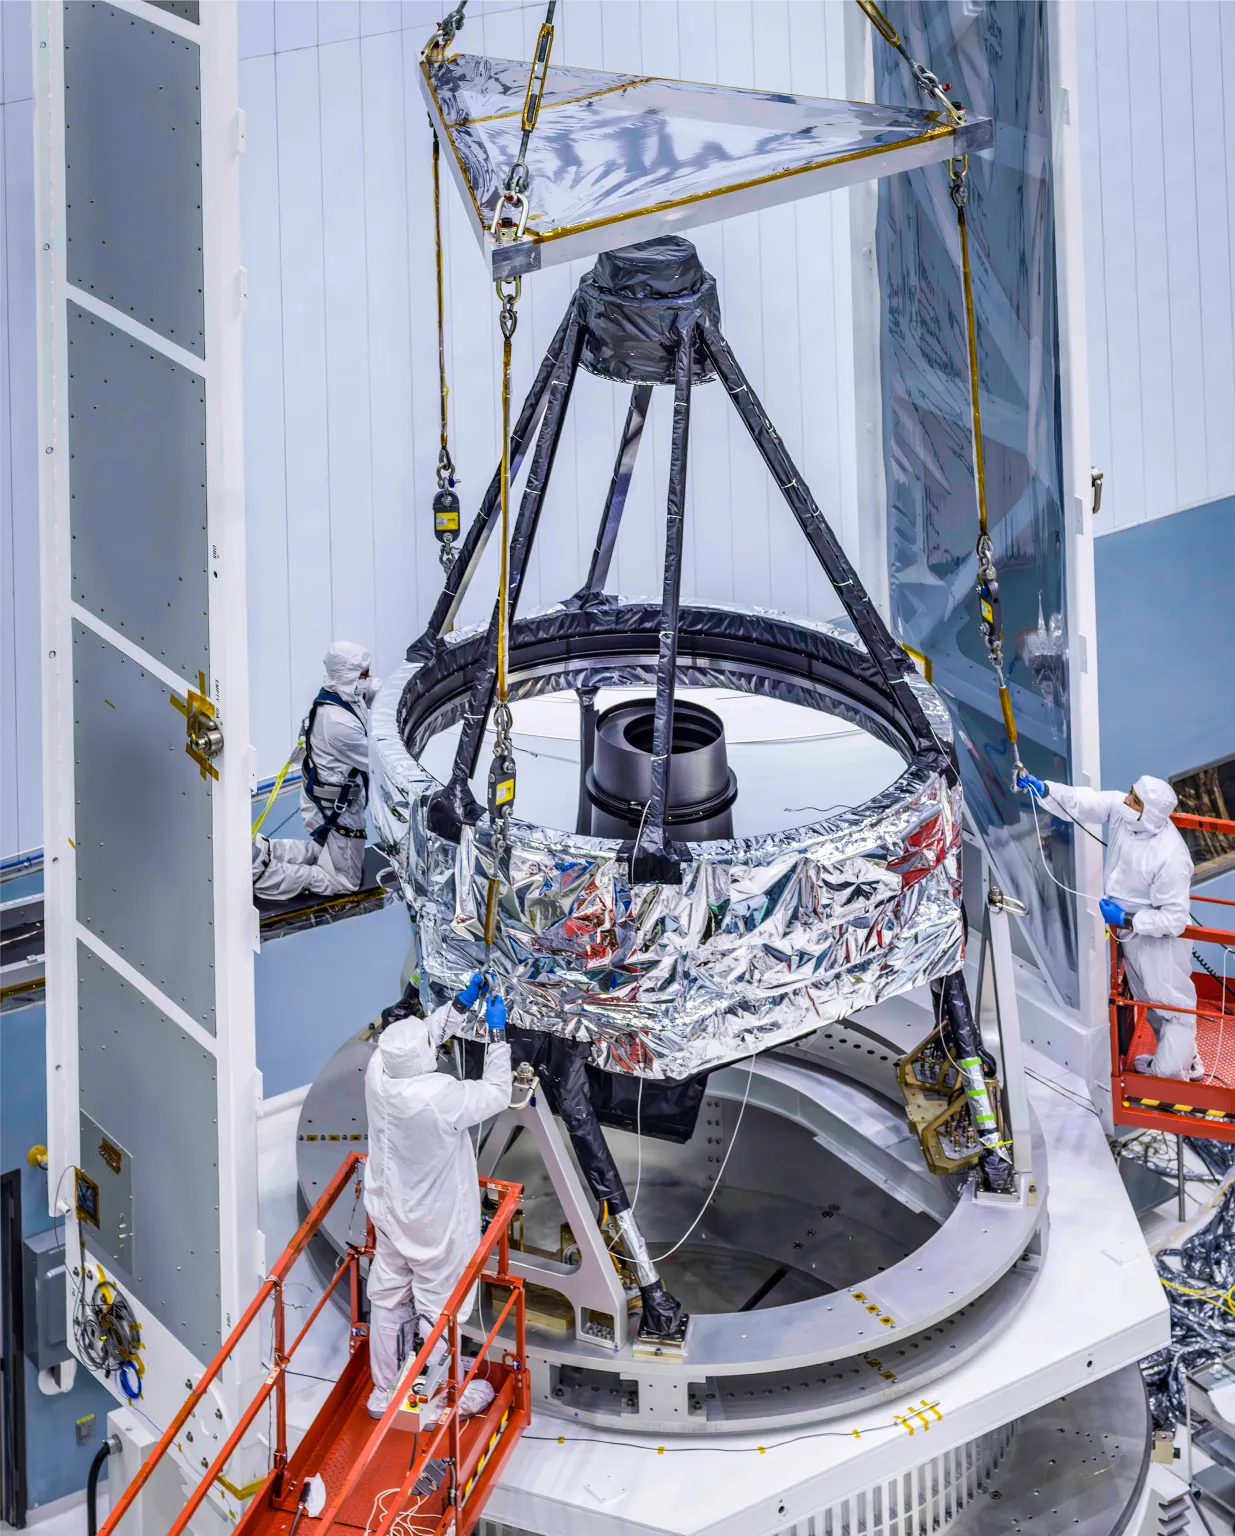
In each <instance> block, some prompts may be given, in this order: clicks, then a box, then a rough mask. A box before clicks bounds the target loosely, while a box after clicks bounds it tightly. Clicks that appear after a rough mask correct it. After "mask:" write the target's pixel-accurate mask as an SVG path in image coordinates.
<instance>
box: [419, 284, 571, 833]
mask: <svg viewBox="0 0 1235 1536" xmlns="http://www.w3.org/2000/svg"><path fill="white" fill-rule="evenodd" d="M582 348H583V324H582V317H581V314H580V307H579V305H578V303H572V304H571V306H570V309H569V310H568V311H567V318H566V332H565V335H564V337H563V339H562V346H561V350H560V352H559V355H558V360H557V365H556V367H555V368H554V370H553V376H552V378H551V379H550V381H549V384H548V386H547V389H546V395H547V400H546V404H545V412H544V420H543V421H542V422H541V424H540V436H539V437H538V438H537V439H536V450H535V452H534V453H533V455H532V465H531V468H530V469H529V470H528V477H527V485H526V486H525V487H524V491H523V499H522V501H521V502H520V504H519V516H518V518H517V519H516V520H515V531H514V535H513V537H512V538H511V541H510V610H509V613H508V615H507V622H508V623H509V624H513V623H514V620H515V614H516V613H517V612H518V608H519V594H520V592H521V591H522V588H523V577H524V574H525V572H526V570H527V562H528V557H529V556H530V554H531V551H532V544H533V542H534V541H535V538H536V530H537V528H538V527H539V525H540V514H541V510H542V509H543V506H544V496H545V491H546V489H547V488H548V485H549V476H550V475H551V474H552V472H553V460H554V458H555V457H556V454H557V448H558V443H559V442H560V441H561V436H562V424H563V422H564V421H565V419H566V408H567V406H568V405H569V404H570V396H571V391H572V390H573V389H574V383H575V378H576V375H577V374H578V370H579V353H580V352H581V350H582ZM471 535H472V530H471V529H469V530H468V539H470V538H471ZM466 548H467V544H466V541H465V544H464V550H465V555H466ZM462 563H463V561H462V560H460V562H459V564H460V565H461V564H462ZM456 569H458V567H457V566H456ZM452 576H453V572H452ZM448 585H449V584H448ZM497 620H498V604H497V602H495V603H494V604H493V616H492V618H491V619H490V620H489V632H488V634H487V635H486V637H485V659H484V664H483V666H482V667H481V668H480V670H479V672H478V673H477V674H476V680H475V682H474V683H473V684H472V691H471V693H470V694H469V695H468V701H467V705H466V707H465V710H464V715H463V730H462V732H461V733H460V736H459V746H458V749H457V751H456V752H455V762H454V768H453V770H452V772H451V775H450V782H449V783H448V784H447V785H446V787H445V788H444V789H443V790H441V791H440V792H439V793H438V794H437V795H435V796H434V798H433V800H432V801H431V802H430V808H429V823H430V827H431V829H432V830H433V831H435V832H437V833H438V835H439V836H443V837H451V838H452V839H455V840H457V838H458V829H459V827H460V826H461V825H462V824H463V822H465V821H466V822H474V821H477V820H478V819H479V817H480V814H481V812H480V807H479V806H478V805H477V804H476V802H475V800H474V798H473V797H472V793H471V791H470V789H469V788H468V780H469V779H470V778H471V777H472V775H473V774H474V773H475V772H476V764H477V762H478V761H479V758H480V748H481V743H482V742H483V741H484V734H485V723H486V721H487V720H488V718H489V711H490V709H491V708H492V707H493V695H494V692H495V691H496V687H497Z"/></svg>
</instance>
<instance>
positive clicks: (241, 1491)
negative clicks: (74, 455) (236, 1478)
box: [215, 1472, 270, 1503]
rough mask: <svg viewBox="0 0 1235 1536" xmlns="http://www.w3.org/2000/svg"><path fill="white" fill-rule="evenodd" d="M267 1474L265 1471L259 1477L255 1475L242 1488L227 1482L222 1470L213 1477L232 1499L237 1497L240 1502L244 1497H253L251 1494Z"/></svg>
mask: <svg viewBox="0 0 1235 1536" xmlns="http://www.w3.org/2000/svg"><path fill="white" fill-rule="evenodd" d="M269 1476H270V1474H269V1472H267V1473H265V1474H263V1476H261V1477H255V1478H254V1479H253V1481H252V1482H251V1483H246V1484H245V1485H244V1487H243V1488H237V1487H236V1485H235V1483H233V1482H229V1481H228V1479H227V1478H225V1477H224V1476H223V1474H222V1472H220V1473H219V1475H218V1477H216V1478H215V1482H216V1483H218V1485H219V1487H220V1488H222V1489H223V1490H224V1491H225V1492H227V1493H230V1494H231V1496H232V1498H233V1499H239V1500H240V1501H241V1503H243V1502H244V1500H245V1499H251V1498H252V1497H253V1495H254V1494H255V1493H256V1492H257V1491H258V1489H259V1488H260V1487H261V1486H262V1484H263V1483H264V1482H265V1481H266V1478H267V1477H269Z"/></svg>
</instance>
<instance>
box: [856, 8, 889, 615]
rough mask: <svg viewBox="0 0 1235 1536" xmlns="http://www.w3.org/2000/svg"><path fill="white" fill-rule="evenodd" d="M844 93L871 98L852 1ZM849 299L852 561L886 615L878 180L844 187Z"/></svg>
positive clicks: (864, 41) (868, 48)
mask: <svg viewBox="0 0 1235 1536" xmlns="http://www.w3.org/2000/svg"><path fill="white" fill-rule="evenodd" d="M844 34H845V94H846V95H847V96H848V98H849V99H850V100H851V101H874V99H875V56H874V51H873V48H872V43H871V39H872V37H873V36H874V29H873V28H872V27H871V24H870V22H869V21H867V19H866V17H865V16H864V15H863V14H862V12H861V11H860V10H859V8H858V7H857V6H856V5H849V6H846V7H845V11H844ZM848 196H849V241H850V246H849V249H850V280H851V305H852V315H853V393H854V436H855V444H854V452H855V454H856V458H857V493H858V547H857V561H856V563H857V567H858V574H859V575H860V576H861V578H862V583H863V585H864V586H865V588H866V590H867V591H868V592H869V593H870V595H871V599H872V601H873V602H874V604H875V607H876V608H878V610H879V613H880V615H881V617H882V618H883V620H884V622H885V623H887V622H889V621H890V619H891V615H892V599H891V591H890V586H889V581H888V494H887V483H886V480H885V478H884V466H883V391H882V387H881V371H880V316H881V313H882V310H881V305H880V296H879V261H878V256H877V254H876V250H875V227H876V223H877V220H878V217H879V183H878V182H877V181H862V182H859V183H858V184H857V185H856V186H854V187H850V189H849V193H848Z"/></svg>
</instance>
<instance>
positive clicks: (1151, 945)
mask: <svg viewBox="0 0 1235 1536" xmlns="http://www.w3.org/2000/svg"><path fill="white" fill-rule="evenodd" d="M1020 786H1021V788H1023V789H1028V790H1029V791H1030V792H1031V793H1032V794H1035V795H1037V796H1038V798H1039V799H1041V800H1042V803H1043V804H1044V805H1045V806H1046V808H1047V810H1049V811H1052V812H1053V813H1054V814H1055V815H1062V816H1070V817H1072V818H1074V819H1075V820H1076V821H1082V822H1083V821H1088V822H1098V823H1102V822H1105V823H1106V825H1107V827H1108V828H1109V831H1108V834H1107V844H1106V894H1105V896H1103V898H1102V901H1101V907H1102V916H1103V917H1104V918H1105V919H1106V921H1107V922H1108V923H1109V924H1110V926H1111V927H1112V928H1114V929H1116V930H1118V937H1119V939H1120V941H1121V943H1122V945H1123V955H1124V965H1125V966H1126V968H1127V973H1128V980H1129V982H1130V983H1131V986H1132V995H1133V997H1137V998H1143V999H1144V1000H1145V1001H1146V1002H1152V1003H1175V1004H1177V1005H1178V1006H1179V1007H1180V1008H1181V1009H1182V1008H1190V1009H1195V1008H1196V987H1195V986H1194V985H1193V982H1192V948H1191V945H1190V944H1189V943H1188V941H1187V939H1184V938H1181V937H1180V935H1181V934H1182V933H1183V931H1184V929H1185V928H1186V927H1187V926H1188V923H1189V921H1190V917H1189V911H1188V896H1189V893H1190V890H1191V887H1192V855H1191V854H1190V853H1189V852H1188V847H1187V844H1186V843H1185V842H1184V840H1183V838H1182V837H1181V836H1180V835H1179V831H1178V829H1177V828H1176V827H1175V825H1174V824H1173V823H1172V821H1171V812H1172V811H1173V810H1174V809H1175V806H1176V803H1177V800H1176V795H1175V791H1174V790H1173V789H1172V788H1171V786H1170V785H1169V784H1168V783H1167V782H1166V781H1165V779H1155V778H1151V777H1150V776H1149V775H1148V774H1145V775H1144V776H1142V777H1141V778H1139V779H1137V781H1136V783H1135V784H1134V785H1133V786H1132V788H1131V789H1130V790H1129V791H1128V793H1127V794H1126V795H1123V794H1120V793H1119V791H1118V790H1101V789H1073V788H1072V787H1071V785H1068V784H1053V783H1051V781H1050V780H1049V779H1048V780H1046V781H1045V782H1044V781H1043V780H1041V779H1035V778H1034V777H1033V775H1032V774H1029V773H1026V774H1024V775H1023V776H1022V778H1021V780H1020ZM1147 1013H1148V1017H1149V1023H1150V1025H1151V1027H1152V1029H1153V1032H1154V1034H1155V1035H1156V1036H1157V1040H1158V1048H1157V1050H1156V1051H1155V1052H1154V1054H1153V1055H1152V1056H1138V1057H1137V1058H1136V1061H1135V1062H1134V1066H1135V1068H1136V1070H1137V1071H1138V1072H1143V1073H1147V1074H1149V1075H1150V1076H1152V1077H1173V1078H1184V1079H1187V1080H1188V1081H1191V1082H1196V1081H1199V1080H1200V1079H1201V1078H1202V1077H1204V1075H1205V1069H1204V1067H1203V1065H1202V1063H1201V1058H1200V1057H1199V1056H1198V1055H1197V1053H1196V1014H1195V1012H1192V1013H1171V1012H1169V1011H1167V1010H1166V1009H1163V1008H1150V1009H1148V1010H1147Z"/></svg>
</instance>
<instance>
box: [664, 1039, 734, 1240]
mask: <svg viewBox="0 0 1235 1536" xmlns="http://www.w3.org/2000/svg"><path fill="white" fill-rule="evenodd" d="M756 1054H757V1053H756V1052H754V1051H752V1052H751V1055H750V1060H749V1062H748V1063H747V1067H746V1092H745V1093H744V1094H743V1095H742V1107H741V1109H739V1110H738V1123H737V1124H736V1125H735V1126H734V1128H733V1135H732V1136H731V1137H730V1138H729V1145H728V1147H727V1148H726V1149H725V1160H724V1162H723V1163H721V1165H720V1171H719V1172H718V1173H717V1175H716V1181H715V1183H714V1184H713V1185H712V1187H711V1189H710V1190H708V1196H707V1199H706V1200H705V1201H704V1202H703V1204H702V1205H701V1206H700V1207H699V1214H698V1215H697V1216H696V1217H695V1219H694V1221H692V1222H691V1224H690V1226H689V1227H687V1229H686V1231H685V1232H683V1233H682V1235H681V1237H679V1238H678V1240H677V1242H676V1243H674V1245H673V1247H672V1248H670V1249H668V1250H667V1251H666V1252H665V1253H652V1254H649V1255H648V1257H649V1258H650V1259H651V1261H652V1263H653V1264H660V1263H661V1262H662V1261H663V1260H665V1259H669V1258H672V1257H673V1255H674V1254H675V1253H676V1252H677V1251H678V1249H679V1248H680V1247H681V1246H682V1244H683V1243H684V1242H685V1241H686V1239H687V1238H688V1237H689V1236H690V1234H691V1233H692V1232H693V1231H694V1230H695V1228H696V1227H697V1226H698V1225H699V1223H700V1222H701V1221H702V1220H703V1213H704V1211H706V1210H707V1208H708V1206H709V1205H711V1203H712V1196H713V1195H714V1194H715V1193H716V1191H717V1190H718V1189H719V1188H720V1182H721V1180H722V1179H723V1178H724V1176H725V1169H726V1168H727V1167H728V1166H729V1158H730V1156H731V1154H732V1152H733V1149H734V1147H735V1146H736V1145H737V1140H738V1132H739V1131H740V1130H741V1129H742V1116H743V1115H744V1114H745V1113H746V1101H747V1099H748V1098H749V1097H750V1084H751V1079H752V1078H753V1077H754V1075H755V1056H756Z"/></svg>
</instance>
